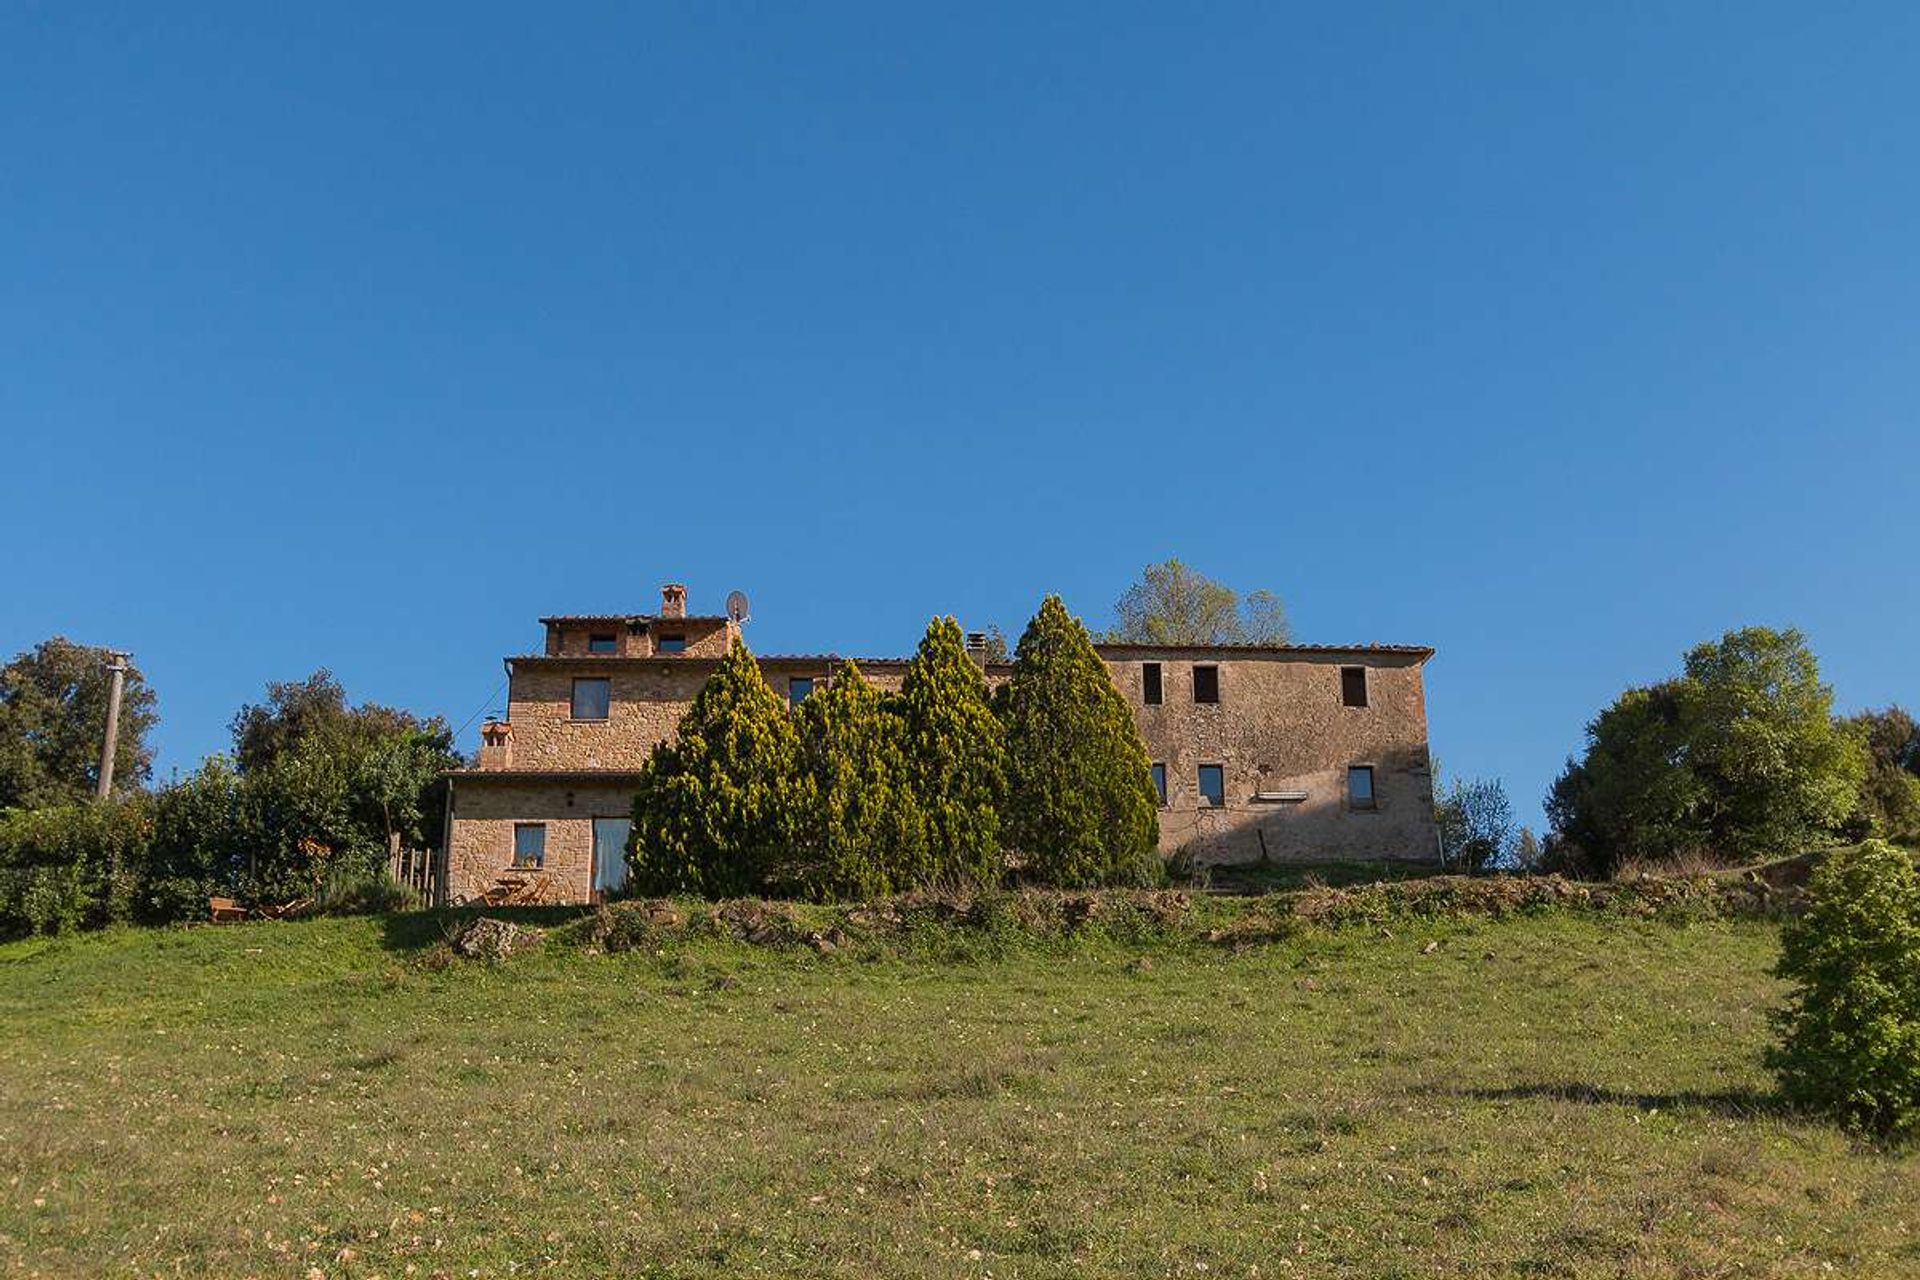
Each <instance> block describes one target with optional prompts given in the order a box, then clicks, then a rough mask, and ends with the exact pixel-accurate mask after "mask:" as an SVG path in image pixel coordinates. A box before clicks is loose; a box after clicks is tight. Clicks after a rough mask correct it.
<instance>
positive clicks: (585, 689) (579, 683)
mask: <svg viewBox="0 0 1920 1280" xmlns="http://www.w3.org/2000/svg"><path fill="white" fill-rule="evenodd" d="M612 702H613V682H612V681H611V680H609V679H607V678H606V677H605V676H582V677H581V678H580V679H578V680H575V681H574V682H573V709H572V711H571V713H570V714H571V715H572V716H573V718H574V719H575V720H605V719H606V718H607V708H608V707H609V706H611V705H612Z"/></svg>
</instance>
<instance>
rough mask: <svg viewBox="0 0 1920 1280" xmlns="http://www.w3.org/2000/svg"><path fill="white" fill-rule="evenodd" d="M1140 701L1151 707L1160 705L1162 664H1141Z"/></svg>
mask: <svg viewBox="0 0 1920 1280" xmlns="http://www.w3.org/2000/svg"><path fill="white" fill-rule="evenodd" d="M1140 700H1141V701H1142V702H1144V703H1146V704H1147V705H1148V706H1150V707H1157V706H1159V705H1160V664H1159V663H1157V662H1143V663H1141V664H1140Z"/></svg>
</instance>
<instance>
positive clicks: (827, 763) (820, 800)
mask: <svg viewBox="0 0 1920 1280" xmlns="http://www.w3.org/2000/svg"><path fill="white" fill-rule="evenodd" d="M794 720H795V723H796V727H797V729H798V733H799V742H800V792H799V794H797V795H796V797H795V800H794V825H793V829H794V848H793V863H792V864H791V866H790V867H789V868H787V869H786V870H785V872H784V874H783V875H782V877H781V881H780V883H781V886H782V887H783V888H786V889H788V890H790V891H798V892H799V893H801V894H803V895H804V896H807V897H812V898H871V897H877V896H879V895H882V894H888V893H896V892H899V891H901V890H903V889H908V888H913V887H915V886H916V885H918V884H920V883H921V882H922V881H923V880H924V878H925V876H926V872H927V868H926V822H925V820H924V819H923V818H922V817H921V815H920V807H919V805H918V804H916V803H915V801H914V797H913V792H912V791H911V789H910V788H909V786H908V783H907V764H906V753H905V750H904V740H905V730H904V725H903V723H902V721H901V719H900V717H899V716H897V715H895V714H894V713H893V711H892V710H891V709H890V708H888V707H887V706H885V705H883V704H882V702H881V699H880V695H879V693H877V692H876V691H875V690H874V687H873V686H872V685H870V684H868V683H867V681H866V678H865V677H864V676H862V675H861V674H860V669H859V668H858V667H857V666H855V665H854V664H853V663H851V662H849V663H847V664H846V665H844V666H843V667H841V668H840V670H839V671H838V672H837V673H836V674H835V675H834V677H833V679H832V680H831V681H830V682H829V683H828V685H827V687H826V688H825V689H824V690H821V691H819V692H817V693H815V694H813V695H812V696H811V697H809V698H807V700H806V701H804V702H802V703H801V704H800V707H799V709H798V710H797V711H796V712H795V714H794Z"/></svg>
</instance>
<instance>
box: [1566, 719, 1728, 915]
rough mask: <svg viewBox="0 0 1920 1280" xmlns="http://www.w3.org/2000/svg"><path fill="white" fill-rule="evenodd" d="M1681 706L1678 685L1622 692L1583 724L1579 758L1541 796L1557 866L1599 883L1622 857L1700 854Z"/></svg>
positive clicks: (1701, 789)
mask: <svg viewBox="0 0 1920 1280" xmlns="http://www.w3.org/2000/svg"><path fill="white" fill-rule="evenodd" d="M1688 703H1689V694H1688V692H1687V691H1686V689H1685V688H1684V687H1683V686H1682V684H1681V682H1679V681H1668V682H1666V683H1664V684H1659V685H1655V686H1653V687H1652V688H1646V689H1629V690H1627V691H1626V692H1625V693H1623V694H1621V695H1620V697H1619V699H1618V700H1617V701H1616V702H1615V703H1614V704H1613V705H1612V706H1611V707H1608V708H1607V709H1606V710H1605V711H1602V712H1601V713H1600V715H1599V716H1598V717H1596V718H1595V719H1594V721H1593V722H1592V723H1591V724H1589V725H1588V726H1587V752H1586V755H1585V757H1584V758H1582V759H1580V760H1578V761H1574V760H1569V761H1567V767H1566V771H1565V772H1564V773H1562V774H1561V775H1560V777H1559V778H1558V779H1556V780H1555V782H1554V784H1553V788H1552V790H1551V791H1550V792H1549V793H1548V795H1547V802H1546V810H1547V818H1548V820H1549V821H1550V822H1551V823H1552V824H1553V837H1552V838H1551V839H1550V840H1549V842H1548V843H1549V844H1550V845H1551V846H1552V847H1553V848H1554V852H1555V855H1556V856H1555V861H1556V863H1557V864H1558V865H1560V866H1561V867H1562V868H1563V869H1566V870H1570V871H1575V872H1578V873H1580V874H1585V875H1593V876H1598V877H1601V878H1603V879H1604V878H1607V877H1609V876H1611V875H1612V874H1613V873H1614V872H1615V871H1616V870H1617V869H1618V868H1619V867H1620V865H1621V864H1622V863H1624V862H1626V861H1627V860H1628V859H1629V858H1641V859H1647V860H1652V861H1665V860H1668V859H1671V858H1674V857H1677V856H1679V855H1680V854H1682V853H1687V852H1694V851H1699V852H1704V851H1705V849H1704V846H1705V844H1706V840H1707V836H1706V832H1705V829H1704V825H1703V819H1702V815H1703V812H1704V808H1705V799H1706V797H1705V792H1706V787H1707V785H1708V783H1707V782H1706V781H1705V780H1703V779H1702V778H1701V777H1700V776H1699V775H1698V774H1697V773H1695V772H1694V771H1693V770H1692V769H1691V768H1690V767H1689V766H1688V763H1687V733H1688V732H1689V724H1688V721H1687V712H1686V708H1687V706H1688Z"/></svg>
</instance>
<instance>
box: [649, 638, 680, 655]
mask: <svg viewBox="0 0 1920 1280" xmlns="http://www.w3.org/2000/svg"><path fill="white" fill-rule="evenodd" d="M654 647H655V648H657V649H658V650H659V651H660V652H661V653H685V652H686V651H687V638H686V637H685V636H661V637H660V642H659V643H658V644H657V645H656V646H654Z"/></svg>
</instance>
